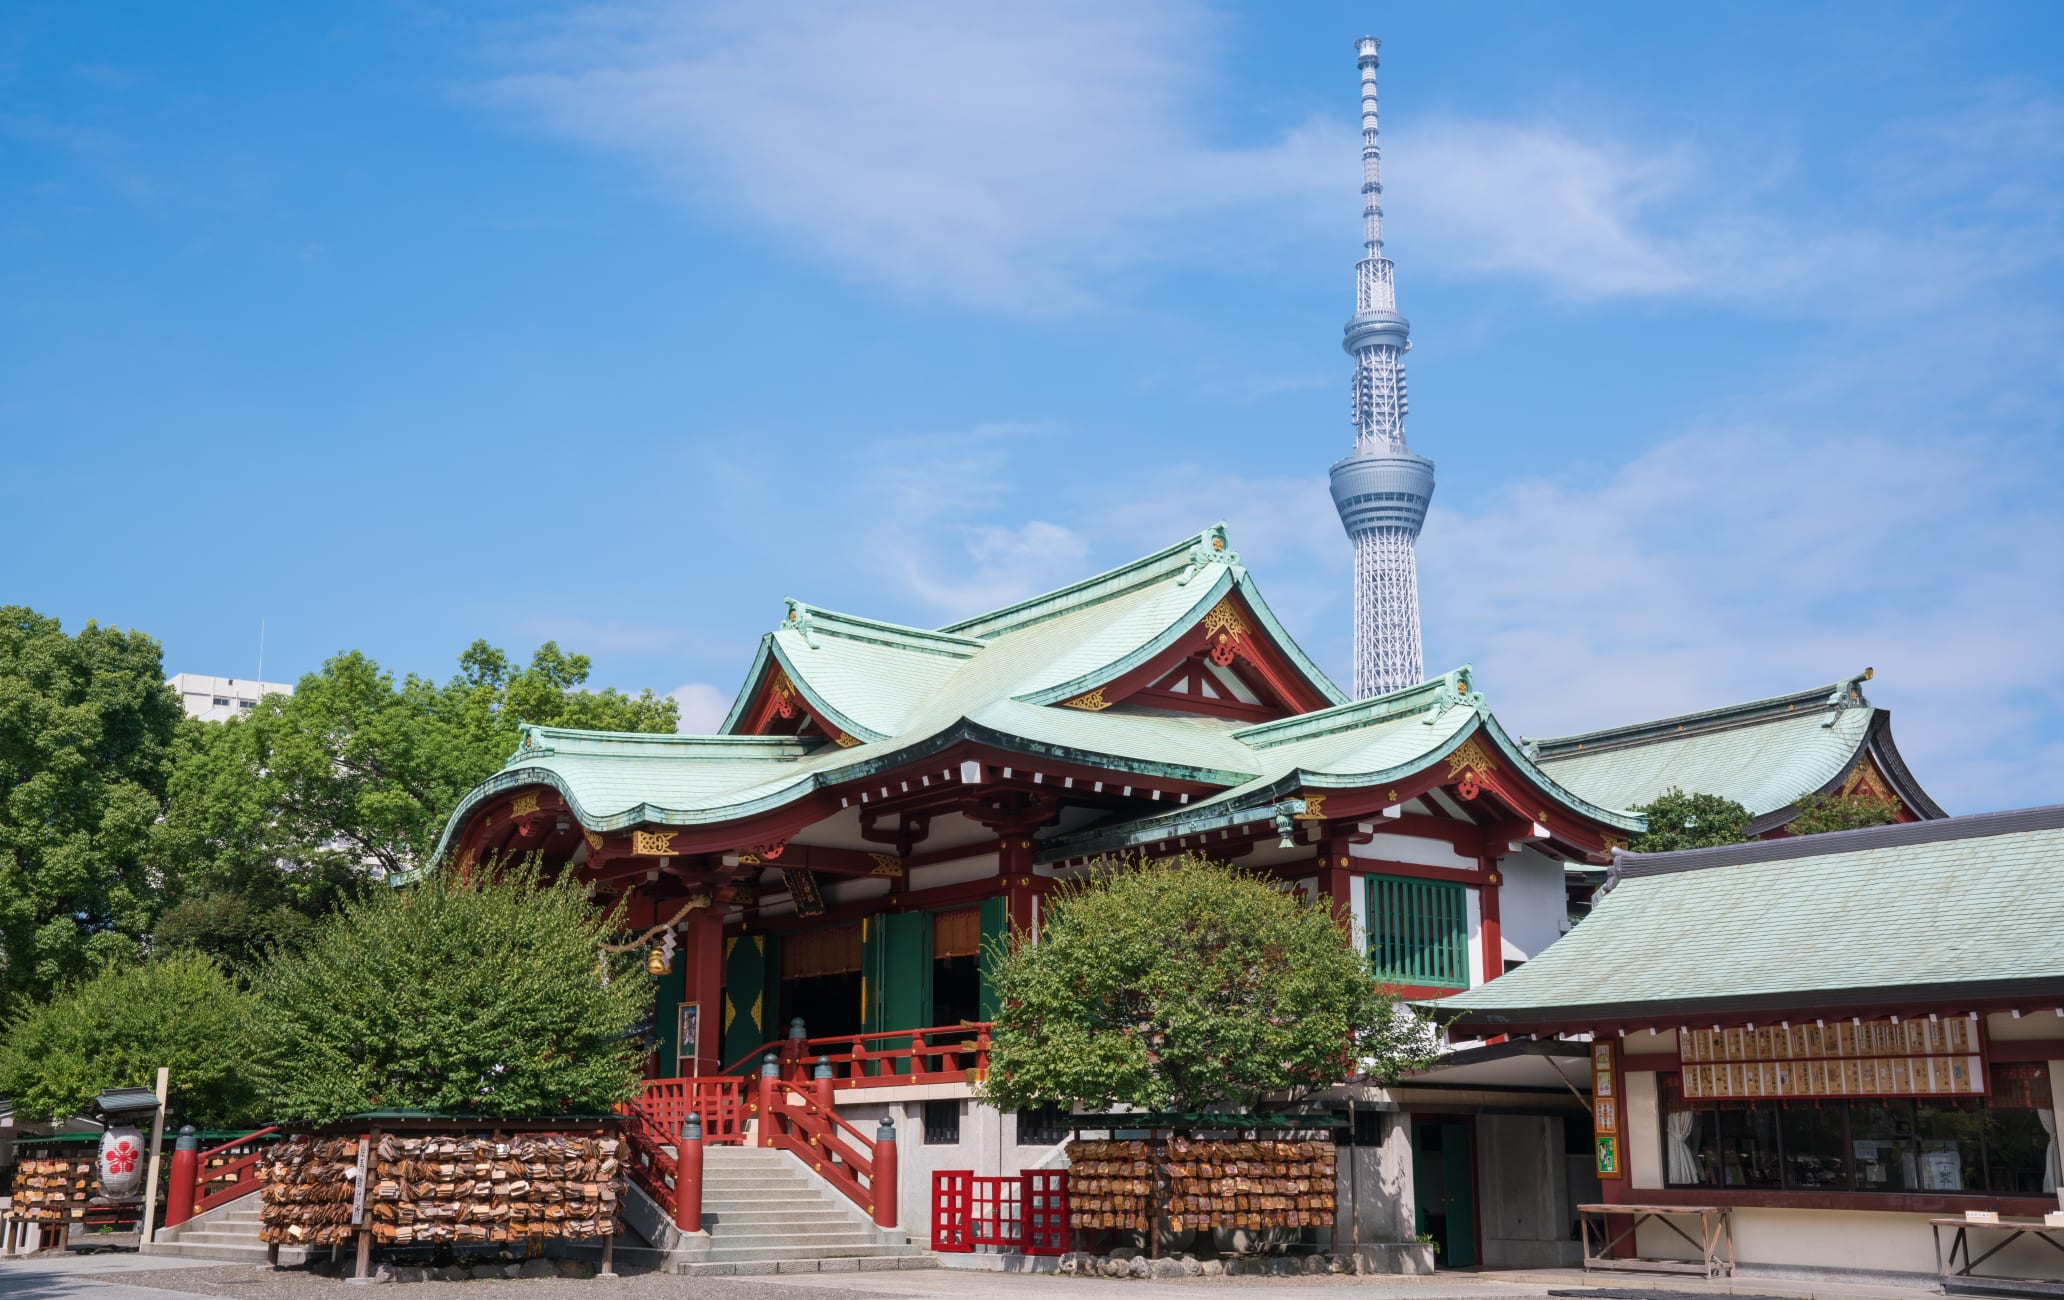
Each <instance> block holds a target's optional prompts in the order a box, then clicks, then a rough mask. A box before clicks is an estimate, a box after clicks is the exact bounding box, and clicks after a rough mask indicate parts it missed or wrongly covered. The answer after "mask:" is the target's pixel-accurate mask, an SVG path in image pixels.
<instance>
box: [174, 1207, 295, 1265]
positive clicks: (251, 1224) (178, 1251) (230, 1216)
mask: <svg viewBox="0 0 2064 1300" xmlns="http://www.w3.org/2000/svg"><path fill="white" fill-rule="evenodd" d="M141 1252H142V1253H143V1254H146V1255H176V1256H180V1257H182V1258H185V1259H220V1260H227V1261H231V1262H235V1263H244V1264H263V1263H264V1262H265V1243H264V1242H262V1241H260V1240H258V1193H257V1192H256V1191H255V1190H254V1191H253V1192H252V1193H251V1194H250V1195H249V1196H240V1197H238V1198H237V1199H236V1200H234V1201H231V1202H229V1203H228V1204H227V1205H218V1206H216V1207H215V1208H214V1209H212V1210H210V1211H208V1212H207V1213H206V1214H199V1215H195V1216H194V1217H193V1218H191V1219H188V1220H187V1221H186V1222H185V1223H182V1224H180V1225H179V1226H178V1227H176V1228H160V1229H158V1234H157V1238H156V1240H154V1241H152V1242H151V1243H150V1244H149V1245H147V1246H144V1247H142V1248H141ZM307 1258H308V1251H307V1249H306V1248H304V1247H301V1246H282V1247H280V1263H282V1264H299V1263H301V1262H302V1261H303V1260H305V1259H307Z"/></svg>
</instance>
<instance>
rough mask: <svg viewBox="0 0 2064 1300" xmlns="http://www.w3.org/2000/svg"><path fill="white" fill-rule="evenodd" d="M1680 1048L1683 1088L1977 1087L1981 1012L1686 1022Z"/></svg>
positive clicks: (1892, 1092)
mask: <svg viewBox="0 0 2064 1300" xmlns="http://www.w3.org/2000/svg"><path fill="white" fill-rule="evenodd" d="M1677 1054H1678V1060H1679V1062H1680V1066H1681V1068H1682V1070H1683V1072H1684V1073H1683V1076H1682V1084H1681V1086H1682V1088H1683V1091H1684V1095H1685V1097H1687V1098H1694V1099H1700V1100H1707V1101H1757V1100H1762V1099H1777V1098H1786V1097H1978V1096H1983V1095H1984V1093H1985V1059H1984V1055H1983V1051H1982V1049H1981V1047H1980V1044H1979V1037H1978V1018H1977V1017H1976V1016H1975V1015H1972V1016H1957V1017H1953V1018H1950V1019H1945V1020H1906V1021H1900V1022H1896V1023H1895V1022H1894V1021H1891V1020H1865V1021H1863V1022H1861V1023H1857V1022H1854V1021H1848V1020H1843V1021H1837V1022H1833V1023H1829V1024H1826V1025H1793V1026H1791V1027H1790V1028H1786V1027H1785V1026H1783V1025H1763V1026H1760V1027H1758V1028H1755V1029H1750V1028H1748V1027H1746V1026H1736V1027H1735V1028H1732V1029H1689V1030H1685V1031H1684V1032H1683V1033H1682V1034H1680V1035H1679V1041H1678V1044H1677Z"/></svg>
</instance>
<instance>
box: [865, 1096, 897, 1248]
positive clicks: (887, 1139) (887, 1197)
mask: <svg viewBox="0 0 2064 1300" xmlns="http://www.w3.org/2000/svg"><path fill="white" fill-rule="evenodd" d="M867 1190H868V1192H869V1193H870V1194H871V1195H872V1196H873V1197H874V1226H875V1227H877V1228H893V1227H895V1226H896V1223H897V1218H896V1121H895V1120H893V1119H890V1118H888V1117H887V1116H884V1117H883V1118H882V1122H881V1125H880V1126H879V1127H878V1128H876V1129H875V1130H874V1177H873V1178H872V1179H871V1180H870V1181H869V1183H868V1188H867Z"/></svg>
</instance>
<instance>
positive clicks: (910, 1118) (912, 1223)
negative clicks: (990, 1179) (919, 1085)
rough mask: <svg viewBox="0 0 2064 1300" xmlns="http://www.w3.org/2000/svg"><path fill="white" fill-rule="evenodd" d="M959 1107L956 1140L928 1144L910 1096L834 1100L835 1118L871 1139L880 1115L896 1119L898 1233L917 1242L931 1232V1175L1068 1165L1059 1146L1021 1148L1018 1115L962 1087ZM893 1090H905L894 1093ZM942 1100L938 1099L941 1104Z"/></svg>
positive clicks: (919, 1102) (919, 1105) (920, 1111)
mask: <svg viewBox="0 0 2064 1300" xmlns="http://www.w3.org/2000/svg"><path fill="white" fill-rule="evenodd" d="M956 1089H957V1091H959V1092H960V1093H961V1094H962V1095H961V1097H959V1098H956V1099H955V1100H956V1101H957V1104H958V1105H959V1106H960V1107H961V1112H960V1141H958V1142H951V1143H944V1142H942V1143H927V1142H926V1141H925V1140H924V1100H923V1099H921V1098H914V1097H913V1098H909V1099H906V1100H899V1101H893V1102H885V1101H880V1100H877V1099H875V1098H873V1097H867V1098H866V1099H865V1100H857V1101H856V1100H855V1099H854V1094H853V1093H850V1092H848V1093H840V1094H839V1096H838V1113H839V1118H841V1119H843V1120H845V1121H846V1122H847V1123H848V1124H851V1125H852V1126H853V1127H855V1128H857V1129H859V1130H860V1131H861V1132H862V1133H865V1134H866V1135H867V1136H868V1137H870V1138H872V1137H873V1136H874V1133H875V1126H876V1125H878V1124H879V1123H881V1120H882V1117H883V1116H885V1115H886V1116H889V1117H892V1118H893V1119H894V1120H895V1121H896V1156H897V1165H896V1196H897V1208H898V1209H899V1211H900V1213H901V1218H902V1223H901V1225H900V1226H901V1227H902V1228H903V1230H904V1231H905V1232H907V1233H909V1234H910V1236H911V1238H912V1239H913V1240H916V1241H922V1242H929V1241H930V1239H931V1232H932V1174H933V1173H934V1172H935V1171H937V1170H941V1169H966V1170H971V1171H973V1172H974V1173H977V1174H981V1175H984V1176H993V1175H998V1174H1003V1175H1009V1174H1020V1173H1023V1172H1025V1171H1026V1170H1028V1169H1063V1168H1066V1167H1067V1161H1066V1159H1065V1158H1063V1156H1062V1154H1061V1152H1060V1151H1059V1150H1058V1148H1056V1147H1053V1146H1045V1145H1036V1146H1024V1145H1021V1144H1020V1143H1019V1142H1018V1140H1017V1128H1018V1117H1017V1116H1016V1115H1015V1114H1004V1113H1002V1112H1000V1111H998V1110H997V1109H996V1108H995V1107H993V1106H986V1105H983V1104H982V1103H981V1102H978V1101H974V1100H971V1099H968V1098H967V1097H966V1091H967V1089H966V1087H965V1085H956V1086H955V1089H943V1088H942V1089H940V1090H942V1091H951V1090H956ZM897 1091H898V1092H902V1091H904V1090H902V1089H898V1090H897ZM945 1099H946V1098H937V1100H945Z"/></svg>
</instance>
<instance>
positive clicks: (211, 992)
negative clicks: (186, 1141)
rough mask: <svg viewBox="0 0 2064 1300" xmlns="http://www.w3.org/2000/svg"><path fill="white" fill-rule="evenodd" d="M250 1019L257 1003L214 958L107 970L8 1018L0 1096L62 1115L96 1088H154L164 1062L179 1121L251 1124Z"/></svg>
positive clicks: (19, 1109) (30, 1110) (42, 1113)
mask: <svg viewBox="0 0 2064 1300" xmlns="http://www.w3.org/2000/svg"><path fill="white" fill-rule="evenodd" d="M256 1017H257V1002H256V999H254V998H253V997H252V996H251V995H250V994H249V993H247V992H244V991H243V990H242V989H240V988H238V987H237V985H236V983H235V982H234V981H232V980H231V979H230V978H229V976H228V975H226V974H225V973H224V972H223V970H222V968H221V967H220V966H218V965H217V964H216V963H215V962H214V961H213V960H212V959H210V958H207V957H202V956H196V955H187V956H182V957H174V958H170V959H167V960H162V961H154V962H148V963H145V964H143V965H119V966H110V967H108V968H107V969H106V970H104V971H102V972H101V973H100V974H98V975H96V976H94V977H93V978H92V979H89V980H86V981H84V982H82V983H79V984H75V985H72V986H69V987H67V988H65V989H63V990H61V991H60V992H59V993H58V994H57V995H56V996H55V997H53V998H51V999H50V1000H48V1001H45V1002H39V1003H33V1004H30V1005H29V1006H27V1007H25V1008H24V1009H23V1010H22V1011H21V1012H20V1014H18V1015H17V1016H15V1017H14V1019H13V1020H12V1021H11V1022H10V1023H9V1024H8V1026H7V1035H6V1041H5V1042H4V1043H0V1094H5V1095H6V1096H7V1097H9V1098H11V1099H12V1100H13V1102H14V1109H15V1113H16V1114H17V1115H19V1116H22V1117H23V1118H26V1119H32V1120H53V1119H63V1118H65V1117H67V1116H70V1115H77V1114H80V1113H82V1112H83V1111H85V1110H86V1108H87V1107H88V1106H89V1105H90V1104H91V1102H92V1101H93V1099H94V1097H95V1096H96V1095H97V1094H98V1093H100V1091H101V1090H102V1089H105V1088H148V1087H152V1086H154V1085H155V1083H156V1082H157V1072H158V1067H159V1066H164V1067H166V1068H168V1069H169V1070H171V1072H172V1094H171V1106H172V1109H173V1111H174V1112H175V1113H177V1114H178V1116H179V1117H180V1118H181V1119H182V1120H184V1121H186V1122H188V1123H193V1124H198V1125H200V1126H202V1127H205V1128H226V1127H234V1126H237V1125H242V1124H247V1123H250V1122H251V1121H252V1118H253V1115H254V1112H255V1110H256V1106H255V1102H256V1099H257V1091H256V1088H255V1086H254V1083H253V1078H252V1071H251V1068H250V1066H251V1061H252V1043H251V1027H252V1024H253V1022H254V1020H255V1019H256Z"/></svg>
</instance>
